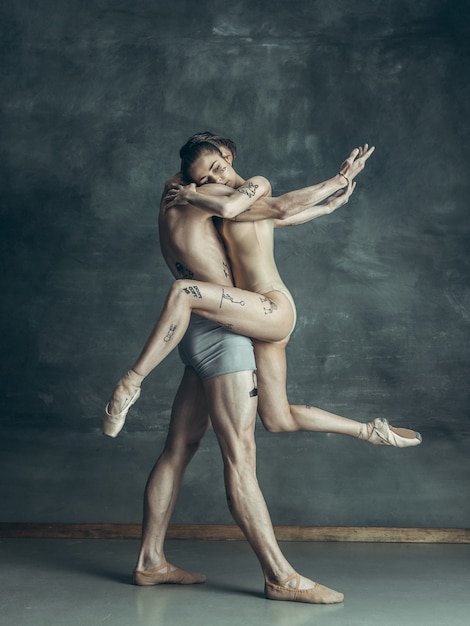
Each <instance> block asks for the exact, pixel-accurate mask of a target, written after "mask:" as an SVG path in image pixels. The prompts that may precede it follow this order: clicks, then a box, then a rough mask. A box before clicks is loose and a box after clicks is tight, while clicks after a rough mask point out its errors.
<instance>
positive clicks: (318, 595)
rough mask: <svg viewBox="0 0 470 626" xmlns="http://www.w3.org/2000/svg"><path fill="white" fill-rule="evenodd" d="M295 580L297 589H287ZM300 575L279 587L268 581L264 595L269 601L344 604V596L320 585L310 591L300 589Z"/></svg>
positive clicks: (294, 575) (295, 575) (281, 583)
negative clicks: (290, 582) (287, 585)
mask: <svg viewBox="0 0 470 626" xmlns="http://www.w3.org/2000/svg"><path fill="white" fill-rule="evenodd" d="M294 578H295V579H296V580H295V587H286V586H285V585H286V583H288V582H289V581H291V580H293V579H294ZM299 587H300V574H297V573H294V574H291V575H290V576H288V577H287V578H286V579H285V580H283V581H281V582H280V583H279V584H278V585H276V584H274V583H270V582H268V581H266V583H265V586H264V595H265V596H266V598H267V599H268V600H283V601H285V602H304V603H307V604H338V603H339V602H343V600H344V595H343V594H342V593H339V592H338V591H334V590H333V589H329V588H328V587H324V586H323V585H320V584H318V583H314V585H313V587H310V589H299Z"/></svg>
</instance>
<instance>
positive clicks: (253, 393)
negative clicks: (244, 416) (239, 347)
mask: <svg viewBox="0 0 470 626" xmlns="http://www.w3.org/2000/svg"><path fill="white" fill-rule="evenodd" d="M251 375H252V376H253V389H252V390H251V391H250V393H249V394H248V395H249V397H250V398H256V396H257V395H258V380H257V378H256V370H253V372H252V373H251Z"/></svg>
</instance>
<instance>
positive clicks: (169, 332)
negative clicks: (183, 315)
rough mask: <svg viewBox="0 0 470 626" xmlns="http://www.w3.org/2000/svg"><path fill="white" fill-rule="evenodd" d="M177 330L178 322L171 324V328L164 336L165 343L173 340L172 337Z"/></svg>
mask: <svg viewBox="0 0 470 626" xmlns="http://www.w3.org/2000/svg"><path fill="white" fill-rule="evenodd" d="M175 330H176V324H170V329H169V330H168V332H167V334H166V335H165V336H164V337H163V341H164V342H165V343H168V342H169V341H170V340H171V338H172V337H173V335H174V334H175Z"/></svg>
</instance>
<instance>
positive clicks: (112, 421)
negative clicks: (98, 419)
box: [103, 370, 144, 437]
mask: <svg viewBox="0 0 470 626" xmlns="http://www.w3.org/2000/svg"><path fill="white" fill-rule="evenodd" d="M143 378H144V377H143V376H141V375H140V374H137V372H135V371H134V370H129V371H128V372H127V374H126V375H125V376H123V378H121V380H120V381H119V382H118V384H117V385H116V387H115V389H114V391H113V395H112V396H111V400H110V401H109V402H108V404H107V405H106V408H105V411H104V421H103V434H105V435H108V437H117V435H119V433H120V432H121V430H122V428H123V426H124V423H125V421H126V416H127V412H128V411H129V409H130V408H131V406H132V405H133V404H134V403H135V402H137V400H138V399H139V396H140V385H141V382H142V380H143Z"/></svg>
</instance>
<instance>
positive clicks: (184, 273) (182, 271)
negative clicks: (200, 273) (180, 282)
mask: <svg viewBox="0 0 470 626" xmlns="http://www.w3.org/2000/svg"><path fill="white" fill-rule="evenodd" d="M175 267H176V271H177V272H178V274H179V275H180V276H181V278H192V277H193V276H194V274H193V272H191V270H190V269H188V268H187V267H185V266H184V265H183V264H182V263H180V262H179V261H176V263H175Z"/></svg>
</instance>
